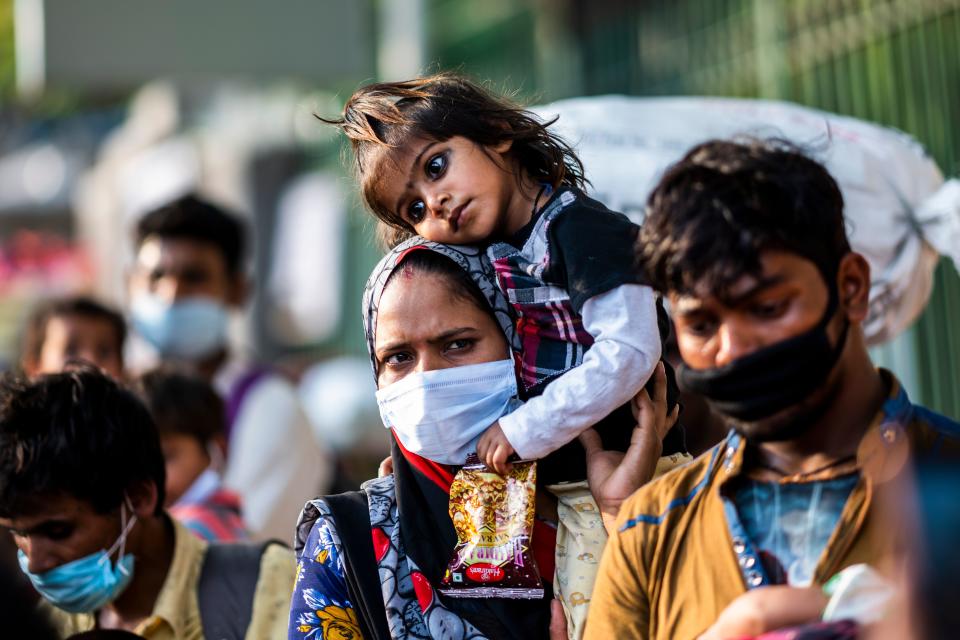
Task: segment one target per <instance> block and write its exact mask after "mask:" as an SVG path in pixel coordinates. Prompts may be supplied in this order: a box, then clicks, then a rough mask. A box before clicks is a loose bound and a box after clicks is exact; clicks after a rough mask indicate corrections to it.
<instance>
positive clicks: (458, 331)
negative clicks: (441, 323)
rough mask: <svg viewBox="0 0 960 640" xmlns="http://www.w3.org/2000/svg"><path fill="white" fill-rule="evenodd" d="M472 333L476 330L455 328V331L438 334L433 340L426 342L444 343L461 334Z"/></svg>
mask: <svg viewBox="0 0 960 640" xmlns="http://www.w3.org/2000/svg"><path fill="white" fill-rule="evenodd" d="M474 331H476V329H475V328H473V327H457V328H456V329H450V330H449V331H444V332H443V333H441V334H438V335H437V336H435V337H433V338H430V339H429V340H427V342H429V343H431V344H433V343H437V342H446V341H447V340H450V339H451V338H456V337H457V336H459V335H461V334H464V333H473V332H474Z"/></svg>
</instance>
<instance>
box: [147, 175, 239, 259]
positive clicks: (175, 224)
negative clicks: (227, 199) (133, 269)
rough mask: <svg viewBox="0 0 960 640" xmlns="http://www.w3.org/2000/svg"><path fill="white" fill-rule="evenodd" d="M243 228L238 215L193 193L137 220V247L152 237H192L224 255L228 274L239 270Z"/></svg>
mask: <svg viewBox="0 0 960 640" xmlns="http://www.w3.org/2000/svg"><path fill="white" fill-rule="evenodd" d="M246 235H247V234H246V227H245V225H244V224H243V222H242V221H241V220H240V218H238V217H237V216H235V215H233V214H232V213H228V212H227V211H226V210H225V209H223V208H221V207H219V206H217V205H215V204H213V203H211V202H207V201H206V200H202V199H201V198H198V197H197V196H195V195H192V194H191V195H185V196H182V197H180V198H177V199H176V200H174V201H173V202H169V203H167V204H165V205H163V206H162V207H160V208H158V209H154V210H153V211H151V212H149V213H147V214H146V215H145V216H143V217H142V218H140V221H139V222H138V223H137V232H136V242H137V247H139V246H140V245H142V244H143V242H144V241H145V240H146V239H147V238H149V237H151V236H156V237H158V238H161V239H174V240H194V241H197V242H203V243H206V244H210V245H213V246H214V247H216V248H217V249H218V250H219V251H220V253H221V254H222V255H223V261H224V264H225V265H226V267H227V274H228V275H231V276H234V275H237V274H239V273H240V270H241V268H242V267H243V259H244V255H245V252H246V242H247V237H246Z"/></svg>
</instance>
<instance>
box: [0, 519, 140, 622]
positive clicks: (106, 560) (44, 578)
mask: <svg viewBox="0 0 960 640" xmlns="http://www.w3.org/2000/svg"><path fill="white" fill-rule="evenodd" d="M120 519H121V523H122V527H123V528H122V530H121V531H120V537H119V538H117V541H116V542H114V543H113V546H112V547H110V549H109V550H103V549H101V550H100V551H98V552H96V553H92V554H90V555H88V556H85V557H83V558H79V559H77V560H74V561H73V562H68V563H66V564H62V565H60V566H59V567H54V568H53V569H50V570H49V571H44V572H43V573H39V574H37V573H30V571H29V570H28V566H29V564H30V560H29V559H28V558H27V555H26V554H25V553H24V552H23V551H18V552H17V558H18V560H19V561H20V570H21V571H23V573H25V574H26V575H27V577H28V578H30V582H32V583H33V587H34V588H35V589H36V590H37V591H38V592H39V593H40V595H42V596H43V597H44V598H46V599H47V600H48V601H49V602H50V603H51V604H54V605H56V606H57V607H59V608H60V609H63V610H64V611H68V612H70V613H88V612H91V611H96V610H97V609H100V608H102V607H103V606H105V605H107V604H109V603H110V602H113V600H115V599H116V598H117V596H119V595H120V594H121V593H123V590H124V589H126V588H127V585H129V584H130V580H132V579H133V554H129V553H128V554H126V555H124V553H123V552H124V547H125V546H126V542H127V534H128V533H130V529H131V527H133V524H134V523H135V522H136V521H137V517H136V516H135V515H133V516H131V517H130V519H129V520H127V511H126V506H121V507H120ZM118 550H119V551H118ZM114 551H118V556H117V557H118V561H117V563H116V564H113V562H111V561H110V556H111V555H113V552H114Z"/></svg>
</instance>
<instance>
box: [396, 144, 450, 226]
mask: <svg viewBox="0 0 960 640" xmlns="http://www.w3.org/2000/svg"><path fill="white" fill-rule="evenodd" d="M435 144H440V143H439V142H437V141H436V140H433V141H431V142H428V143H426V144H425V145H423V147H422V148H421V149H420V153H418V154H417V156H416V157H415V158H414V159H413V162H412V163H410V173H409V174H408V175H407V184H406V185H405V186H404V188H403V193H401V194H400V197H399V198H398V199H397V204H396V206H395V207H394V208H393V210H394V211H396V212H397V214H398V215H400V207H401V206H402V205H403V199H404V198H405V197H406V195H407V191H409V190H410V189H412V188H413V174H414V173H416V171H417V167H418V166H420V158H422V157H423V154H425V153H426V152H427V149H429V148H430V147H432V146H433V145H435Z"/></svg>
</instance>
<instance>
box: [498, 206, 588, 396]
mask: <svg viewBox="0 0 960 640" xmlns="http://www.w3.org/2000/svg"><path fill="white" fill-rule="evenodd" d="M575 200H576V197H575V196H574V194H573V193H572V192H570V191H566V192H563V193H561V194H560V196H559V197H557V198H555V199H554V200H553V201H552V202H551V203H550V204H549V205H548V207H547V209H546V210H545V211H544V212H543V215H541V216H540V218H539V219H538V220H537V222H536V224H535V226H534V228H533V230H532V231H531V233H530V237H529V238H528V239H527V241H526V242H525V243H524V245H523V247H522V248H521V249H520V250H519V251H518V250H517V249H516V248H515V247H513V246H512V245H509V244H507V243H502V242H501V243H496V244H493V245H491V246H490V247H489V248H488V250H487V255H488V256H489V258H490V261H491V262H492V263H493V267H494V269H495V271H496V273H497V280H498V283H499V285H500V288H501V289H502V290H503V291H504V293H506V295H507V299H508V300H509V302H510V304H511V305H512V306H513V308H514V310H515V311H516V313H517V316H518V317H519V320H518V321H517V334H518V337H519V339H520V344H521V353H522V356H521V369H520V379H521V381H522V382H523V385H524V388H525V389H526V390H527V391H528V392H530V391H531V390H532V389H534V388H536V389H538V390H539V389H542V388H543V386H544V385H546V384H547V383H548V382H550V381H551V380H553V379H554V378H556V377H558V376H560V375H562V374H563V373H564V372H566V371H569V370H570V369H572V368H574V367H576V366H578V365H579V364H580V363H581V362H583V356H584V354H585V353H586V351H587V349H588V348H590V346H591V345H592V344H593V337H592V336H591V335H590V334H589V333H587V331H586V330H585V329H584V328H583V320H582V318H581V317H580V314H578V313H577V312H576V311H574V308H573V305H572V303H571V302H570V295H569V294H568V293H567V290H566V289H565V288H564V287H562V286H560V283H555V282H549V281H548V280H547V279H546V277H545V275H544V274H545V271H546V268H547V266H548V265H549V264H550V246H549V238H548V235H547V232H548V230H549V228H550V223H551V222H552V221H553V219H554V218H556V217H557V216H558V215H559V214H560V213H561V212H562V211H563V210H564V209H566V208H567V207H568V206H569V205H571V204H573V203H574V202H575ZM536 393H537V392H534V394H536Z"/></svg>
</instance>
